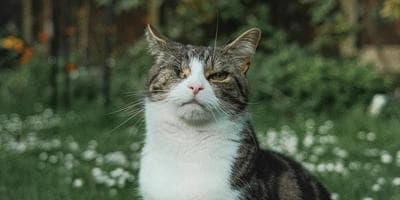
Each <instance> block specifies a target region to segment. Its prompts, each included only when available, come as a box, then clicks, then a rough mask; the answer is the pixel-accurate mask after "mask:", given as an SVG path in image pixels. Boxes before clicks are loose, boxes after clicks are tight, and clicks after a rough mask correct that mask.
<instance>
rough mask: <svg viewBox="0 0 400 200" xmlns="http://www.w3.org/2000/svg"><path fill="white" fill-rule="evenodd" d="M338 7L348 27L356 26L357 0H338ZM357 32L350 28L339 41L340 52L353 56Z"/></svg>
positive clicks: (355, 49) (355, 50)
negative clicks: (345, 35)
mask: <svg viewBox="0 0 400 200" xmlns="http://www.w3.org/2000/svg"><path fill="white" fill-rule="evenodd" d="M339 4H340V8H341V9H342V12H343V13H344V16H345V18H346V21H347V23H348V26H349V27H357V23H358V16H359V12H358V9H359V6H358V2H357V0H340V1H339ZM356 43H357V33H356V30H350V33H349V34H348V35H347V37H346V38H344V40H342V41H341V42H340V43H339V50H340V53H341V54H342V55H344V56H355V55H356V53H357V47H356Z"/></svg>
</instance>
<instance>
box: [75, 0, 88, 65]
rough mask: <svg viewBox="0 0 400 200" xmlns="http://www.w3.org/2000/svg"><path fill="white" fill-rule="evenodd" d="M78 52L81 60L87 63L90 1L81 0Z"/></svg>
mask: <svg viewBox="0 0 400 200" xmlns="http://www.w3.org/2000/svg"><path fill="white" fill-rule="evenodd" d="M78 17H79V20H78V51H79V55H80V58H81V60H83V62H84V63H87V60H88V46H89V19H90V0H83V2H82V4H81V5H80V7H79V11H78Z"/></svg>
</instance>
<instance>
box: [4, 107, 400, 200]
mask: <svg viewBox="0 0 400 200" xmlns="http://www.w3.org/2000/svg"><path fill="white" fill-rule="evenodd" d="M39 107H40V106H39ZM115 110H117V109H115ZM251 110H252V111H253V112H252V113H253V114H252V116H253V121H254V123H255V127H256V130H257V133H258V137H259V139H260V143H261V144H262V146H263V147H268V148H272V149H275V150H277V151H280V152H283V153H285V154H288V155H290V156H292V157H294V158H295V159H296V160H298V161H300V162H302V163H303V164H304V165H305V166H306V167H307V168H308V169H309V170H311V171H312V172H313V174H315V175H316V176H317V177H319V178H320V179H321V180H322V181H323V182H324V183H325V184H326V185H327V187H328V188H329V190H330V191H331V192H332V193H333V198H334V199H351V200H353V199H360V200H368V199H385V200H391V199H392V200H395V199H400V149H399V147H400V140H399V137H400V136H399V132H398V129H399V124H400V121H399V119H397V118H396V117H391V118H387V117H386V118H380V117H376V118H372V117H369V116H365V114H364V110H363V109H357V108H354V109H351V110H349V111H348V112H346V113H343V115H342V116H336V117H333V118H329V117H326V116H312V117H310V116H307V115H306V114H295V115H290V116H289V115H283V114H276V113H274V114H271V111H269V110H268V109H266V108H263V106H261V105H253V106H252V108H251ZM125 119H126V116H124V115H123V114H119V113H111V112H110V111H104V110H102V109H98V107H95V106H92V107H90V106H85V107H84V108H75V109H74V111H69V112H59V114H55V113H54V112H53V111H52V110H51V109H45V108H40V109H36V111H35V112H32V113H31V114H24V115H18V114H6V113H2V114H0V163H1V164H0V196H1V199H4V200H16V199H17V200H31V199H32V200H36V199H37V200H50V199H51V200H54V199H63V200H65V199H67V200H68V199H71V200H80V199H82V200H83V199H85V200H87V199H99V200H101V199H138V196H137V192H136V180H137V179H136V172H137V169H138V157H139V152H140V148H141V141H142V138H143V122H142V119H141V117H137V118H134V119H132V120H131V121H129V122H127V123H126V124H124V125H123V126H121V127H119V128H116V127H118V126H119V124H120V123H122V122H124V121H125ZM115 128H116V129H115Z"/></svg>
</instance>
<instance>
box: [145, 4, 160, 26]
mask: <svg viewBox="0 0 400 200" xmlns="http://www.w3.org/2000/svg"><path fill="white" fill-rule="evenodd" d="M161 3H162V0H148V1H147V17H148V22H147V23H149V24H151V25H153V26H155V27H157V26H158V25H159V24H160V6H161Z"/></svg>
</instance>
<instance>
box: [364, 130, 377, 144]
mask: <svg viewBox="0 0 400 200" xmlns="http://www.w3.org/2000/svg"><path fill="white" fill-rule="evenodd" d="M366 138H367V140H368V141H370V142H372V141H374V140H375V139H376V135H375V133H373V132H369V133H367V136H366Z"/></svg>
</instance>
